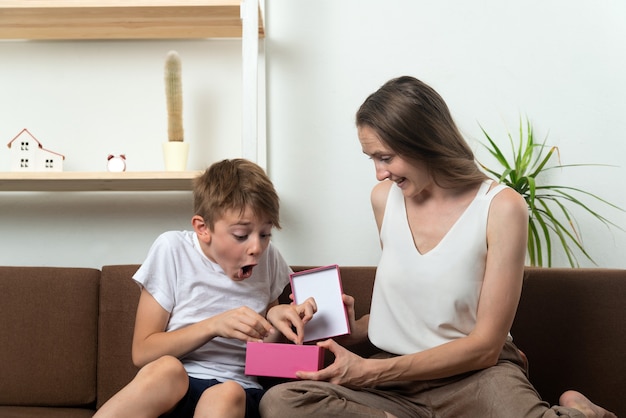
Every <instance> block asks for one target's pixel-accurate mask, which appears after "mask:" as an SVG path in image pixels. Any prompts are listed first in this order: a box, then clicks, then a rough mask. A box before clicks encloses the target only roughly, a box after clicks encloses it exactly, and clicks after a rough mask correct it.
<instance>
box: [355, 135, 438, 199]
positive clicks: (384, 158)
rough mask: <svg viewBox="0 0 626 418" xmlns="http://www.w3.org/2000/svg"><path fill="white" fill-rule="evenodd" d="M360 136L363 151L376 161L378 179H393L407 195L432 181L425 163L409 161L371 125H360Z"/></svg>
mask: <svg viewBox="0 0 626 418" xmlns="http://www.w3.org/2000/svg"><path fill="white" fill-rule="evenodd" d="M358 136H359V141H360V142H361V149H362V150H363V153H364V154H365V155H367V156H368V157H370V159H372V160H373V161H374V167H375V168H376V178H377V179H378V181H383V180H386V179H389V180H391V181H393V182H394V183H396V184H397V185H398V187H399V188H400V189H401V190H402V193H403V194H404V196H405V197H411V196H415V195H416V194H418V193H420V192H421V191H422V190H423V189H424V188H425V187H426V186H427V185H429V184H431V183H432V179H431V177H430V175H429V173H428V170H427V169H426V166H425V165H424V164H423V163H420V162H416V161H409V160H406V159H404V158H402V157H401V156H399V155H398V154H396V153H395V152H394V151H393V150H391V148H389V147H388V146H387V145H386V144H385V143H383V141H382V140H381V139H380V137H379V136H378V134H377V133H376V131H374V129H372V128H371V127H369V126H367V125H363V126H359V127H358Z"/></svg>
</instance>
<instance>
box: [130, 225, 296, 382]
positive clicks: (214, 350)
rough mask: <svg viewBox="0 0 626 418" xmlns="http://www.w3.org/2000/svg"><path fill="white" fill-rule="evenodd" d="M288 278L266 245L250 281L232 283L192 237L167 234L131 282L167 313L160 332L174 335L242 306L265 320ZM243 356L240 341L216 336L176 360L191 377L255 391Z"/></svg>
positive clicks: (184, 233)
mask: <svg viewBox="0 0 626 418" xmlns="http://www.w3.org/2000/svg"><path fill="white" fill-rule="evenodd" d="M290 273H291V269H290V267H289V265H288V264H287V263H286V262H285V260H284V259H283V257H282V256H281V255H280V253H279V252H278V250H277V249H276V248H275V247H274V246H273V245H272V244H270V245H269V246H268V248H267V250H266V251H265V253H264V254H263V256H262V257H261V259H260V260H259V264H258V265H257V266H256V267H254V270H253V271H252V276H251V277H250V278H248V279H246V280H243V281H234V280H232V279H230V278H229V277H228V276H226V274H225V273H224V271H223V270H222V268H221V267H220V266H219V265H218V264H215V263H213V262H212V261H211V260H209V259H208V258H207V256H206V255H205V254H204V253H203V252H202V250H201V248H200V245H199V242H198V237H197V236H196V234H195V232H193V231H169V232H165V233H163V234H162V235H160V236H159V237H158V238H157V239H156V241H155V242H154V244H153V245H152V247H151V248H150V251H149V253H148V256H147V258H146V260H145V262H144V263H143V264H142V266H141V267H140V268H139V270H138V271H137V273H135V275H134V276H133V278H134V279H135V280H136V281H137V283H139V285H140V286H143V287H144V288H145V289H146V290H147V291H148V292H149V293H150V294H151V295H152V296H153V297H154V298H155V300H156V301H157V302H158V303H159V304H160V305H161V306H162V307H163V309H165V310H166V311H167V312H169V313H170V319H169V322H168V324H167V326H166V329H165V330H166V331H173V330H177V329H180V328H183V327H185V326H188V325H191V324H194V323H196V322H199V321H201V320H204V319H206V318H209V317H212V316H215V315H217V314H219V313H222V312H225V311H227V310H230V309H234V308H238V307H241V306H248V307H249V308H251V309H253V310H254V311H256V312H258V313H259V314H260V315H261V316H265V313H266V308H267V306H268V304H269V303H271V302H273V301H275V300H276V299H277V298H278V296H279V295H280V294H281V293H282V291H283V289H284V288H285V286H286V285H287V283H289V274H290ZM245 353H246V343H245V342H243V341H239V340H234V339H228V338H222V337H216V338H213V339H212V340H211V341H209V342H207V343H206V344H204V345H203V346H202V347H199V348H198V349H197V350H195V351H193V352H191V353H189V354H188V355H186V356H185V357H183V358H181V361H182V362H183V364H184V366H185V369H186V370H187V373H188V374H189V375H190V376H192V377H195V378H199V379H217V380H219V381H224V380H234V381H236V382H239V383H240V384H241V385H242V386H243V387H245V388H260V387H261V386H260V385H259V384H258V383H257V382H256V378H255V377H253V376H246V375H245V374H244V368H245Z"/></svg>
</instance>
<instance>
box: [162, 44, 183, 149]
mask: <svg viewBox="0 0 626 418" xmlns="http://www.w3.org/2000/svg"><path fill="white" fill-rule="evenodd" d="M165 97H166V100H167V135H168V140H169V141H179V142H180V141H183V139H184V135H183V86H182V82H181V64H180V57H179V56H178V52H176V51H170V52H168V53H167V57H166V59H165Z"/></svg>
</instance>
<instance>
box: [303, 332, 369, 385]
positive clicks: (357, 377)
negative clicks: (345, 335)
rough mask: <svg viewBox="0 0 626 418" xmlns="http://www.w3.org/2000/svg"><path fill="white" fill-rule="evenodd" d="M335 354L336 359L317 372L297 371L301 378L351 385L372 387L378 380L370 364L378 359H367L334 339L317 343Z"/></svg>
mask: <svg viewBox="0 0 626 418" xmlns="http://www.w3.org/2000/svg"><path fill="white" fill-rule="evenodd" d="M317 345H318V346H319V347H323V348H325V349H327V350H329V351H330V352H332V353H333V354H334V355H335V361H334V362H333V363H332V364H331V365H330V366H328V367H326V368H325V369H322V370H319V371H317V372H297V373H296V376H297V377H298V378H299V379H308V380H321V381H326V382H330V383H334V384H337V385H342V386H349V387H372V386H374V385H375V384H376V382H377V376H376V375H370V376H368V374H371V373H369V372H368V365H370V364H372V362H375V361H378V360H367V359H364V358H363V357H359V356H357V355H356V354H354V353H352V352H351V351H349V350H347V349H345V348H343V347H342V346H340V345H339V344H337V343H336V342H335V341H333V340H326V341H321V342H319V343H317Z"/></svg>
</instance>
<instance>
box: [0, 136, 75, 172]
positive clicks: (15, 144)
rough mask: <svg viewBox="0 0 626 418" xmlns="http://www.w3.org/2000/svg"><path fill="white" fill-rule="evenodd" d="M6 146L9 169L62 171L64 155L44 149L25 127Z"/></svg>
mask: <svg viewBox="0 0 626 418" xmlns="http://www.w3.org/2000/svg"><path fill="white" fill-rule="evenodd" d="M7 146H8V147H9V149H10V160H11V171H63V160H65V157H64V156H63V155H61V154H59V153H56V152H52V151H50V150H47V149H45V148H44V147H43V146H42V145H41V142H39V141H38V140H37V138H35V137H34V136H33V134H31V133H30V132H29V131H28V129H26V128H24V129H22V131H21V132H20V133H19V134H17V136H16V137H15V138H13V139H12V140H11V141H10V142H9V143H8V144H7Z"/></svg>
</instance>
